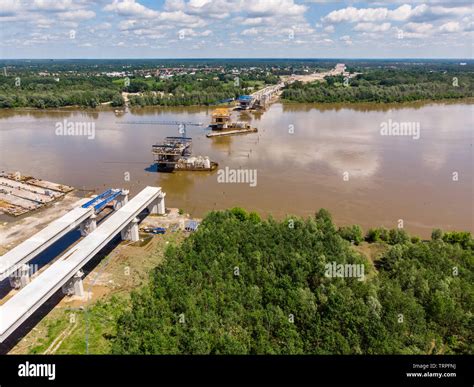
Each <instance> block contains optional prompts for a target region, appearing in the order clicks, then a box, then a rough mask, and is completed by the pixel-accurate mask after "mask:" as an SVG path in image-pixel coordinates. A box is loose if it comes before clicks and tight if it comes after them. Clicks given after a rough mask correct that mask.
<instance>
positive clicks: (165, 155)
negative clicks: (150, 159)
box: [152, 137, 218, 172]
mask: <svg viewBox="0 0 474 387" xmlns="http://www.w3.org/2000/svg"><path fill="white" fill-rule="evenodd" d="M191 147H192V138H190V137H166V138H165V139H164V141H163V142H162V143H161V144H155V145H153V147H152V153H153V155H154V163H155V164H156V166H157V171H158V172H173V171H213V170H215V169H216V168H217V166H218V164H217V163H216V162H214V161H210V160H209V157H203V156H196V157H192V156H191V153H192V152H191Z"/></svg>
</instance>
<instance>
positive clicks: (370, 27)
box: [354, 23, 391, 32]
mask: <svg viewBox="0 0 474 387" xmlns="http://www.w3.org/2000/svg"><path fill="white" fill-rule="evenodd" d="M390 26H391V24H390V23H382V24H375V23H358V24H357V25H356V26H355V27H354V31H359V32H385V31H388V30H389V29H390Z"/></svg>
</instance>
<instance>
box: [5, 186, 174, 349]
mask: <svg viewBox="0 0 474 387" xmlns="http://www.w3.org/2000/svg"><path fill="white" fill-rule="evenodd" d="M164 198H165V193H164V192H162V191H161V188H159V187H150V186H149V187H146V188H145V189H143V190H142V191H141V192H140V193H138V194H137V195H136V196H135V197H134V198H132V199H131V200H130V201H129V200H128V192H127V191H124V190H119V189H117V190H108V191H106V192H104V193H103V194H101V195H99V196H97V197H95V198H93V199H92V200H88V199H87V200H84V199H83V200H81V201H80V202H79V203H77V205H78V207H76V208H74V209H73V210H71V211H70V212H69V213H67V214H66V215H64V216H63V217H61V218H60V219H58V220H56V221H54V222H52V223H51V224H50V225H49V226H48V227H46V228H45V229H43V230H41V231H40V232H39V233H37V234H35V235H33V236H32V237H31V238H29V239H28V240H26V241H25V242H23V243H22V244H20V245H19V246H17V247H16V248H14V249H12V250H11V251H9V252H7V253H6V254H5V255H3V256H2V257H0V265H1V267H2V270H1V274H2V278H4V279H5V278H6V277H7V276H10V277H11V278H14V279H15V280H13V281H12V280H11V281H10V283H11V284H12V286H13V285H17V286H18V287H19V288H20V290H19V291H18V293H16V294H15V295H13V296H12V297H11V298H10V299H8V300H7V301H6V302H5V303H4V304H3V305H1V306H0V343H1V342H4V341H5V340H6V339H7V338H8V337H9V336H10V335H11V334H12V333H13V332H15V330H16V329H18V328H19V327H20V326H21V325H22V323H23V322H25V321H26V320H27V319H28V317H29V316H31V315H32V314H33V313H34V312H35V311H36V310H37V309H38V308H40V306H41V305H43V304H44V303H45V302H46V301H47V300H48V299H49V298H50V297H51V296H53V295H54V294H55V293H56V292H57V291H58V290H59V289H61V288H62V291H63V293H64V294H68V295H77V296H83V293H84V288H83V284H82V276H83V275H84V274H83V272H82V271H81V269H82V268H83V267H84V265H85V264H86V263H87V262H89V261H90V260H91V259H92V258H93V257H94V256H95V255H96V254H97V253H98V252H99V251H100V250H101V249H102V248H104V247H105V246H106V245H107V244H108V243H109V242H110V241H111V240H112V239H113V238H114V237H115V236H116V235H117V234H119V233H120V235H121V238H122V239H123V240H130V241H133V242H136V241H138V240H139V233H138V231H139V230H138V223H139V219H138V216H139V215H140V214H141V213H142V212H143V211H144V210H145V209H148V211H149V213H152V214H164V213H165V202H164ZM112 201H114V203H115V204H114V208H115V212H114V213H112V214H111V215H110V216H109V217H108V218H107V219H106V220H104V221H103V222H102V223H101V224H100V225H98V226H97V225H96V222H95V219H94V217H95V214H96V213H97V211H100V210H101V209H102V208H103V207H104V206H105V205H106V204H107V203H111V202H112ZM77 227H79V228H80V229H81V233H82V234H83V235H85V236H84V238H83V239H81V240H80V241H79V242H78V243H77V244H75V245H74V246H72V247H71V248H70V249H69V250H67V251H66V252H64V253H63V254H62V255H61V256H60V257H59V258H58V259H57V260H56V261H54V262H53V263H52V264H51V265H50V266H49V267H47V268H46V269H45V270H44V271H43V272H41V273H40V274H39V275H38V276H35V277H34V278H29V275H28V273H29V270H28V271H26V270H21V269H22V268H25V264H26V263H27V262H28V261H30V260H31V259H33V258H34V257H36V256H37V255H38V254H39V253H40V252H41V251H44V250H45V249H46V248H47V247H48V246H50V245H51V244H52V243H53V242H54V241H56V240H58V239H59V238H60V237H61V236H62V235H65V233H67V232H68V231H71V230H73V229H75V228H77ZM18 268H20V270H18Z"/></svg>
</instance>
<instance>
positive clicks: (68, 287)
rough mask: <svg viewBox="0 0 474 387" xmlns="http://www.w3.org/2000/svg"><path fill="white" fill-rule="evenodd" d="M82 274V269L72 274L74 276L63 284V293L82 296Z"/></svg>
mask: <svg viewBox="0 0 474 387" xmlns="http://www.w3.org/2000/svg"><path fill="white" fill-rule="evenodd" d="M83 275H84V273H83V272H82V270H79V271H78V272H77V273H76V274H74V276H73V277H72V278H71V279H70V280H69V281H68V282H66V283H65V284H64V285H63V287H62V291H63V293H64V294H65V295H67V296H78V297H84V284H83V283H82V276H83Z"/></svg>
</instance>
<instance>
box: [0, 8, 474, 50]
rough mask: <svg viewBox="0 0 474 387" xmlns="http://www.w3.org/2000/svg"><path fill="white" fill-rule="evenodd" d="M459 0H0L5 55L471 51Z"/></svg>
mask: <svg viewBox="0 0 474 387" xmlns="http://www.w3.org/2000/svg"><path fill="white" fill-rule="evenodd" d="M473 19H474V18H473V5H472V1H465V0H457V1H456V0H454V1H453V0H451V1H445V0H425V1H417V0H412V1H403V0H385V1H368V2H367V1H365V2H360V1H351V0H347V1H329V0H158V1H152V0H96V1H92V0H0V57H1V58H199V57H206V58H213V57H221V58H222V57H246V58H251V57H259V58H261V57H305V58H472V57H473V38H474V23H473Z"/></svg>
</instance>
